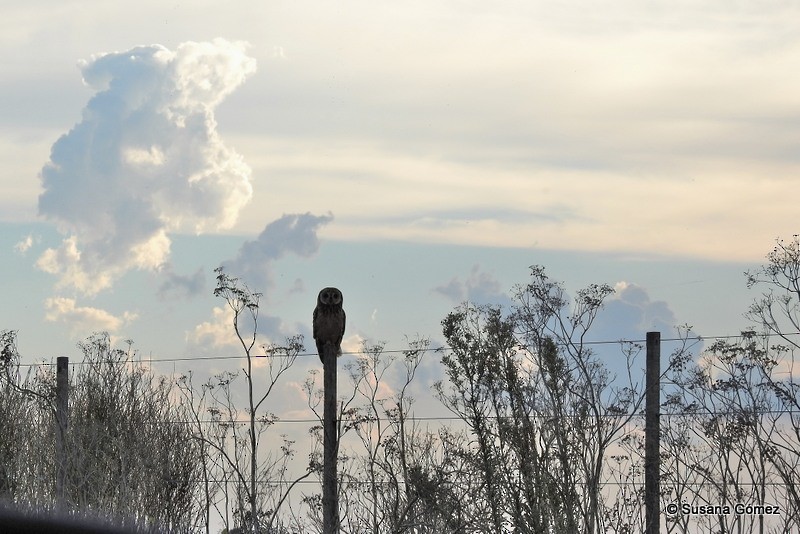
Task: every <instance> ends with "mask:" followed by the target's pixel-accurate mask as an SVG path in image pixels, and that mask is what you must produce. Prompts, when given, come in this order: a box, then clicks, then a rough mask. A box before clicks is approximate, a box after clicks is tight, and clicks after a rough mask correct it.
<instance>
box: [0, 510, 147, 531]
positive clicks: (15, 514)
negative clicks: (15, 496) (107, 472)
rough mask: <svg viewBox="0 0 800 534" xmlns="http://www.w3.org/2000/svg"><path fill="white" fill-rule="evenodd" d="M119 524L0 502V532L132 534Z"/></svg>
mask: <svg viewBox="0 0 800 534" xmlns="http://www.w3.org/2000/svg"><path fill="white" fill-rule="evenodd" d="M139 532H142V531H140V530H130V529H126V528H122V527H120V526H119V525H115V524H113V523H109V522H107V521H103V520H101V519H91V518H86V517H73V516H69V515H66V516H63V515H62V516H59V515H56V514H54V513H38V514H36V513H33V512H25V511H20V510H15V509H12V508H8V507H6V506H3V505H2V504H0V534H22V533H26V534H27V533H31V534H34V533H42V534H51V533H52V534H56V533H58V534H79V533H82V534H134V533H139Z"/></svg>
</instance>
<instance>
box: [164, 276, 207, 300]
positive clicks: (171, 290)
mask: <svg viewBox="0 0 800 534" xmlns="http://www.w3.org/2000/svg"><path fill="white" fill-rule="evenodd" d="M164 277H165V278H166V279H165V280H164V282H162V284H161V285H160V286H159V288H158V296H159V297H160V298H162V299H168V298H176V297H177V298H181V297H183V298H191V297H194V296H197V295H199V294H200V293H202V292H203V291H205V288H206V277H205V274H204V273H203V269H202V268H200V269H198V270H197V271H195V273H194V274H193V275H190V276H185V275H180V274H176V273H174V272H173V271H172V270H171V268H170V269H166V270H165V272H164Z"/></svg>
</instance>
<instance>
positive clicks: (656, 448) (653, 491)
mask: <svg viewBox="0 0 800 534" xmlns="http://www.w3.org/2000/svg"><path fill="white" fill-rule="evenodd" d="M646 369H647V370H646V371H645V388H646V389H645V422H644V517H645V533H646V534H658V533H659V528H660V525H661V495H660V493H661V492H660V480H659V478H660V473H661V456H660V449H661V447H660V433H661V421H660V415H661V332H648V333H647V362H646Z"/></svg>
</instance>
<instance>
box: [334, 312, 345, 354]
mask: <svg viewBox="0 0 800 534" xmlns="http://www.w3.org/2000/svg"><path fill="white" fill-rule="evenodd" d="M346 321H347V314H345V313H344V310H342V331H341V332H339V337H338V338H336V345H338V346H341V345H342V338H344V325H345V323H346ZM339 350H340V351H341V349H339Z"/></svg>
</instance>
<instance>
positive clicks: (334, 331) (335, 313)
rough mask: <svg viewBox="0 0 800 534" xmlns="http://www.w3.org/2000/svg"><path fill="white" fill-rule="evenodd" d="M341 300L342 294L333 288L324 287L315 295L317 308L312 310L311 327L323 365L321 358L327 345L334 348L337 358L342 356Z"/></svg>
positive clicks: (342, 323)
mask: <svg viewBox="0 0 800 534" xmlns="http://www.w3.org/2000/svg"><path fill="white" fill-rule="evenodd" d="M342 300H343V299H342V292H341V291H339V290H338V289H336V288H335V287H326V288H325V289H323V290H322V291H320V292H319V295H317V307H316V308H314V318H313V322H312V327H313V332H314V341H315V342H316V344H317V353H318V354H319V360H320V361H321V362H323V363H325V360H324V358H323V356H324V354H325V347H326V346H327V345H328V344H330V345H332V346H333V347H334V349H335V350H336V355H337V356H341V354H342V337H344V325H345V313H344V310H343V309H342Z"/></svg>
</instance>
